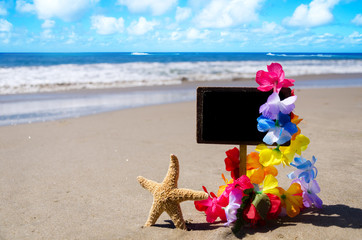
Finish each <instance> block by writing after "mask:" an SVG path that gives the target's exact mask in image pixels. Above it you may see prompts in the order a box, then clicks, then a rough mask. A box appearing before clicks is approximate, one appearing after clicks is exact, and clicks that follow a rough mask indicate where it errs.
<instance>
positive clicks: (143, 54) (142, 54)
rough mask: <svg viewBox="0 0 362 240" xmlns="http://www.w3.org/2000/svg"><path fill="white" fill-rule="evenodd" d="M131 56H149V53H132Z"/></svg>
mask: <svg viewBox="0 0 362 240" xmlns="http://www.w3.org/2000/svg"><path fill="white" fill-rule="evenodd" d="M131 55H140V56H145V55H150V54H149V53H144V52H133V53H131Z"/></svg>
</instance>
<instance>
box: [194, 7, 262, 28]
mask: <svg viewBox="0 0 362 240" xmlns="http://www.w3.org/2000/svg"><path fill="white" fill-rule="evenodd" d="M263 1H264V0H212V1H211V2H210V3H209V4H208V5H207V6H206V7H205V8H204V9H203V10H202V11H201V13H200V14H199V15H198V16H196V18H195V20H196V22H197V24H198V25H199V26H200V27H203V28H224V27H231V26H235V25H238V24H242V23H248V22H252V21H255V20H257V19H258V14H257V10H258V9H259V8H260V5H261V3H262V2H263Z"/></svg>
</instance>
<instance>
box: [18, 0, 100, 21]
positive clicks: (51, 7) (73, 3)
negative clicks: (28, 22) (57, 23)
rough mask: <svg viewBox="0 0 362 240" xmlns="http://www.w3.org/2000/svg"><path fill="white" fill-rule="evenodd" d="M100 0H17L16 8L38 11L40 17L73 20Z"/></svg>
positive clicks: (22, 10)
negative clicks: (31, 1) (31, 0)
mask: <svg viewBox="0 0 362 240" xmlns="http://www.w3.org/2000/svg"><path fill="white" fill-rule="evenodd" d="M98 1H99V0H51V1H50V0H34V3H33V4H31V3H30V2H29V1H25V0H17V1H16V10H17V11H19V12H30V13H36V14H37V15H38V17H39V18H40V19H50V18H54V17H57V18H60V19H62V20H64V21H72V20H75V19H78V18H80V17H81V16H82V15H83V13H84V12H85V11H86V10H87V9H88V8H90V7H91V6H92V5H94V4H95V3H97V2H98Z"/></svg>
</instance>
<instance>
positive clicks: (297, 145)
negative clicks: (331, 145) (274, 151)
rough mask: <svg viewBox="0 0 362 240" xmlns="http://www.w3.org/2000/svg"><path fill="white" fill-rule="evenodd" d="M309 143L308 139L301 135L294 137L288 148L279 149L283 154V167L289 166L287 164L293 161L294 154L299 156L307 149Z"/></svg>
mask: <svg viewBox="0 0 362 240" xmlns="http://www.w3.org/2000/svg"><path fill="white" fill-rule="evenodd" d="M309 143H310V141H309V138H307V137H306V136H304V135H303V134H299V135H298V136H296V138H295V140H292V141H291V143H290V145H289V146H288V147H280V151H281V152H282V153H283V154H282V155H283V156H282V159H281V162H282V163H283V165H287V166H289V164H290V163H291V162H293V160H294V155H295V154H296V153H297V154H298V155H301V154H302V151H304V150H306V149H307V147H308V144H309Z"/></svg>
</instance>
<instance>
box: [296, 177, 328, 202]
mask: <svg viewBox="0 0 362 240" xmlns="http://www.w3.org/2000/svg"><path fill="white" fill-rule="evenodd" d="M294 182H296V183H299V184H300V186H301V189H302V191H303V205H304V206H305V207H307V208H309V207H311V206H312V205H314V206H315V207H317V208H322V205H323V201H322V199H320V198H319V197H318V196H317V193H319V192H320V191H321V189H320V187H319V185H318V183H317V181H316V180H312V181H310V182H309V183H306V182H305V181H303V180H302V179H295V180H293V183H294Z"/></svg>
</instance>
